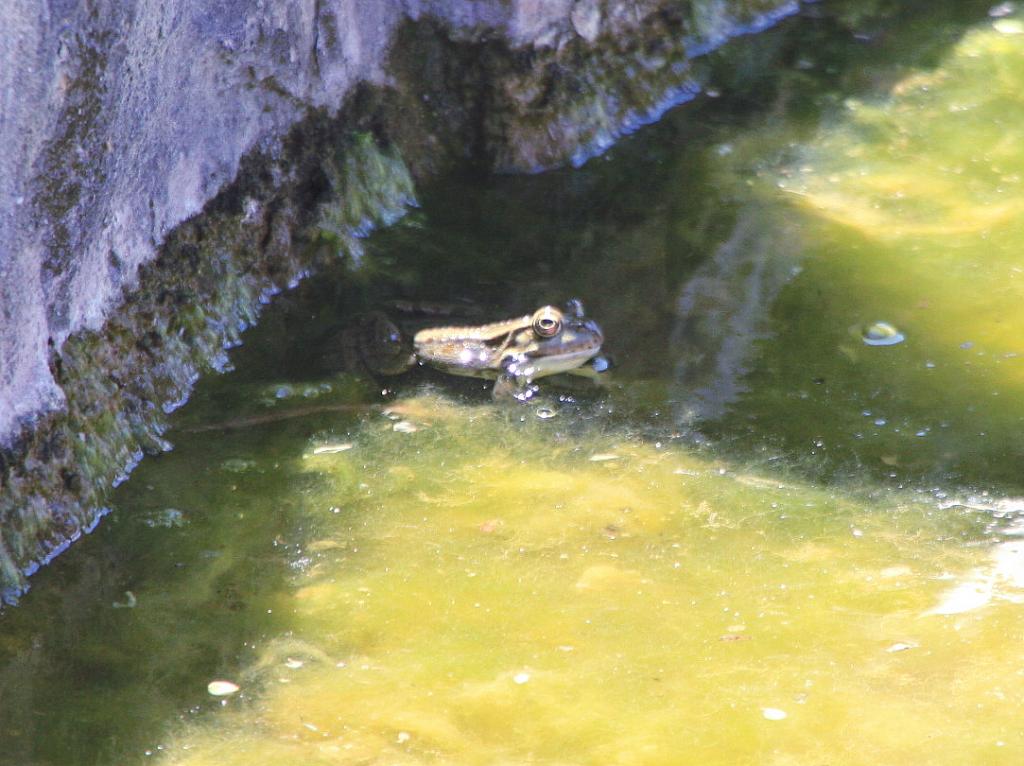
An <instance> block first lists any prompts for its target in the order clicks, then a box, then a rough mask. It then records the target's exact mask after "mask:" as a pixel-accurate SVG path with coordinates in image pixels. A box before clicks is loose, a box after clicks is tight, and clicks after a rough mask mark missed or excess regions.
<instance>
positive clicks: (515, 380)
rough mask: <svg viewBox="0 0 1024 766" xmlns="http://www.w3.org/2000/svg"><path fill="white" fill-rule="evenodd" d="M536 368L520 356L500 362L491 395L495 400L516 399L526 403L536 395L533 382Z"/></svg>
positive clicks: (535, 387)
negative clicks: (499, 369) (499, 368)
mask: <svg viewBox="0 0 1024 766" xmlns="http://www.w3.org/2000/svg"><path fill="white" fill-rule="evenodd" d="M536 372H537V370H536V368H535V367H534V366H533V365H532V364H530V362H529V361H528V360H527V359H526V358H525V357H522V356H519V355H514V356H508V357H506V358H505V359H503V360H502V363H501V372H500V373H498V379H497V380H496V381H494V388H493V389H492V390H491V395H492V396H493V397H494V398H495V399H510V398H511V399H516V400H517V401H520V402H526V401H529V400H530V399H532V398H533V395H534V394H536V393H537V390H538V387H537V385H536V384H535V383H534V382H533V376H534V374H535V373H536Z"/></svg>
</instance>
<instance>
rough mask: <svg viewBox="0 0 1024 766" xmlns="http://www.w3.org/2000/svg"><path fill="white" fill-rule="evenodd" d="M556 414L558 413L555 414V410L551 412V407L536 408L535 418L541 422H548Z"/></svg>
mask: <svg viewBox="0 0 1024 766" xmlns="http://www.w3.org/2000/svg"><path fill="white" fill-rule="evenodd" d="M557 414H558V413H557V412H555V410H553V409H552V408H551V407H538V408H537V417H538V418H540V419H541V420H550V419H551V418H553V417H554V416H555V415H557Z"/></svg>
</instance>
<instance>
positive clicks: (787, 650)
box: [163, 398, 1024, 764]
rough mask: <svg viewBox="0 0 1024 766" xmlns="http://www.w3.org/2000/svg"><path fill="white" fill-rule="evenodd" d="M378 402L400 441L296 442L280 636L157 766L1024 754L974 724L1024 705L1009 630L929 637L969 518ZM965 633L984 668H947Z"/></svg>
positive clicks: (580, 437) (1005, 729)
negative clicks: (238, 690) (333, 445)
mask: <svg viewBox="0 0 1024 766" xmlns="http://www.w3.org/2000/svg"><path fill="white" fill-rule="evenodd" d="M392 407H393V409H392V413H393V414H392V417H400V418H402V419H403V420H405V421H406V422H411V423H413V424H415V425H416V427H417V430H415V431H413V432H408V431H405V430H396V429H395V428H394V422H395V421H394V420H393V419H388V418H386V417H384V416H383V415H380V414H378V415H374V416H370V417H369V418H367V419H365V420H363V422H362V423H360V424H358V425H357V426H356V427H354V428H353V426H352V425H351V424H349V425H348V426H347V427H346V429H345V435H346V438H347V439H349V440H350V441H351V444H352V446H351V449H346V450H344V451H342V452H334V453H319V454H318V453H317V452H316V451H315V446H316V445H317V444H318V443H319V437H314V439H313V440H312V441H310V442H307V447H306V449H305V450H303V451H302V453H301V454H295V455H294V456H293V459H292V460H291V461H290V465H285V466H283V467H282V470H284V471H286V472H289V473H290V472H296V473H297V474H299V475H306V476H309V477H311V478H312V479H313V483H312V484H308V485H306V491H305V492H304V493H303V495H302V500H301V508H300V509H299V512H298V515H297V516H296V517H294V519H293V520H294V522H295V523H296V524H297V525H298V527H299V528H301V529H302V530H303V533H302V537H303V539H302V540H301V542H299V541H296V542H295V543H294V545H295V549H294V552H293V553H292V554H291V559H292V561H293V562H294V563H295V564H297V565H298V564H299V563H300V562H301V565H300V566H297V568H296V573H295V574H294V575H293V576H292V577H290V578H289V580H288V587H287V588H285V589H283V590H282V591H281V592H280V593H279V595H278V596H277V598H275V599H274V600H273V601H272V606H271V609H272V610H273V612H274V613H275V614H277V615H279V619H282V620H284V623H283V624H281V625H280V628H281V629H282V632H281V633H280V634H278V635H277V637H274V636H268V637H267V639H266V640H264V641H263V642H261V645H260V647H259V649H258V650H257V652H256V656H255V657H254V658H253V660H252V663H251V664H250V665H248V666H246V667H242V668H241V669H240V671H239V673H238V674H237V675H236V679H237V680H238V681H239V682H240V685H241V686H242V689H243V691H242V698H241V699H239V700H237V701H233V702H232V703H230V704H229V705H228V706H227V707H226V709H224V710H222V711H220V712H219V713H218V715H217V716H215V718H212V719H208V720H207V721H205V722H201V723H198V724H197V725H195V726H188V727H186V728H185V729H184V730H183V731H179V732H177V733H176V734H174V736H173V737H172V738H171V739H169V740H164V741H163V749H164V754H165V762H169V763H181V764H205V763H243V762H248V763H271V762H274V759H275V758H285V759H286V760H291V761H296V762H304V763H325V764H328V763H330V764H344V763H395V762H399V763H409V764H415V763H427V762H430V763H497V762H508V763H515V762H522V761H523V760H524V759H533V760H537V761H540V762H550V763H669V762H680V759H681V760H682V762H700V763H736V762H754V761H755V760H757V759H758V758H763V757H765V756H766V752H771V753H772V756H771V757H772V759H773V760H772V762H778V763H787V762H801V761H802V760H806V759H813V758H820V757H823V755H824V754H826V753H828V754H829V757H830V759H831V760H832V762H835V763H853V762H856V763H890V762H892V761H893V760H900V759H906V758H914V757H921V756H922V754H927V757H928V759H929V760H930V762H935V763H946V762H949V763H955V762H957V759H959V758H961V757H962V756H963V754H964V753H969V754H970V753H975V754H986V753H993V752H994V753H997V754H998V752H999V751H998V750H995V749H994V748H995V745H994V743H995V742H996V741H997V740H999V741H1002V742H1003V743H1004V746H1008V747H1007V749H1006V751H1004V752H1006V753H1007V760H1004V761H1000V760H999V759H998V758H997V759H996V761H995V762H1007V763H1009V762H1011V761H1012V757H1013V755H1012V754H1013V753H1017V754H1019V753H1020V752H1021V750H1020V748H1021V747H1022V746H1024V742H1021V741H1020V740H1019V737H1018V736H1017V735H1016V734H1015V732H1016V727H1015V724H1014V723H1013V720H1014V718H1013V712H1012V706H1011V707H1005V708H1003V709H1002V711H1001V712H1000V710H999V708H991V706H990V709H989V710H988V711H987V713H986V722H985V724H984V725H983V726H978V722H977V720H976V718H975V717H974V715H975V713H974V711H975V710H976V703H977V702H978V701H979V700H981V699H984V698H985V697H986V696H987V695H988V693H989V690H990V689H991V688H992V685H993V684H996V685H998V687H999V689H1000V692H1001V694H1003V695H1006V696H1007V697H1008V698H1016V697H1017V696H1018V695H1020V694H1021V693H1022V692H1024V687H1022V686H1021V684H1022V683H1024V682H1019V681H1018V680H1014V679H1012V678H1006V677H1005V674H1004V672H1003V668H1004V667H1005V662H1006V661H1009V660H1010V658H1009V656H1008V655H1007V651H1009V650H1007V649H1006V648H1005V642H1004V641H1003V640H1002V637H1003V635H1004V634H1003V631H1005V630H1007V629H1010V630H1017V629H1019V615H1018V614H1017V610H1016V608H1015V607H1014V606H1013V605H1012V604H1009V603H1005V604H1003V605H1001V606H993V607H991V609H990V611H989V612H988V613H987V614H986V615H985V616H981V615H978V616H966V617H963V618H960V619H957V620H952V619H948V618H944V617H941V616H934V615H933V616H929V615H928V610H929V609H930V608H932V607H934V605H935V604H936V603H937V602H938V601H939V600H940V598H941V595H942V593H943V592H944V591H945V590H947V589H948V587H949V584H948V582H949V581H948V580H947V578H948V577H949V573H950V572H961V573H962V572H965V571H967V570H969V569H970V568H971V567H976V566H981V565H984V563H985V561H986V559H987V555H988V554H987V552H986V550H985V548H983V547H971V546H966V547H965V545H964V542H965V541H971V540H974V541H979V542H980V541H981V540H983V539H984V538H985V537H986V535H987V534H988V532H987V530H986V525H985V523H984V521H983V516H975V515H973V514H970V513H967V514H965V515H962V516H957V515H956V514H952V515H951V514H937V513H934V512H933V509H932V507H931V506H930V505H927V504H925V505H921V504H918V503H917V502H915V501H914V500H913V499H912V498H909V497H908V498H903V499H898V498H893V499H892V501H891V502H890V503H889V504H887V505H886V506H876V505H873V504H863V503H862V502H859V501H856V500H854V499H852V498H849V497H844V496H841V495H836V494H833V493H829V492H823V491H821V490H817V489H812V488H809V487H807V486H804V485H801V484H798V483H791V482H785V481H780V480H778V479H774V478H771V477H769V476H765V475H758V474H751V473H747V472H745V471H744V470H742V468H741V467H739V466H736V465H730V464H728V463H723V462H720V461H708V460H706V459H703V458H697V457H694V456H693V455H691V454H688V453H687V451H686V450H681V449H680V448H679V447H678V446H676V445H664V446H662V447H660V448H659V447H654V446H652V445H650V444H645V443H644V442H643V441H642V440H638V439H636V438H635V437H631V436H630V435H629V434H628V433H623V432H620V431H618V430H617V429H610V430H609V429H608V428H607V427H604V426H602V425H601V420H602V418H601V416H599V415H595V414H591V415H589V416H588V415H587V414H586V413H585V412H580V411H574V410H572V409H571V408H570V409H567V410H565V409H564V410H563V412H562V413H561V416H560V417H561V418H565V417H566V416H568V417H569V420H564V419H563V420H560V419H559V418H555V419H554V420H538V419H537V418H535V417H532V416H531V417H528V418H526V419H525V422H524V421H523V419H522V418H521V417H520V416H519V415H520V413H516V412H512V413H508V412H502V411H500V410H495V409H494V408H492V407H491V406H490V405H484V406H479V405H477V406H472V405H465V404H453V403H451V402H448V401H445V400H443V399H441V400H438V399H434V398H426V399H424V398H413V399H403V400H400V401H398V402H396V403H395V404H394V405H392ZM588 421H589V423H590V424H589V425H587V422H588ZM293 443H294V442H293ZM291 539H293V540H294V538H291ZM965 635H970V637H971V638H970V641H971V642H972V643H973V644H974V645H976V646H981V645H985V646H992V648H993V650H994V652H995V655H993V653H992V652H991V651H986V652H980V651H979V652H977V653H976V654H975V655H974V656H975V658H976V659H975V660H966V658H964V657H962V656H960V654H959V652H960V648H961V646H962V642H963V641H964V640H965V639H964V636H965ZM997 647H1003V648H1002V649H999V648H997ZM1011 654H1012V652H1011ZM954 657H956V658H957V659H956V661H953V658H954ZM965 662H966V665H965V664H963V663H965ZM944 689H945V690H948V691H947V692H944V691H943V690H944ZM953 689H956V692H955V693H954V692H953ZM765 711H783V712H784V713H785V714H786V718H785V721H784V722H782V723H779V722H775V721H772V720H770V716H771V715H775V713H774V712H772V713H771V714H770V715H769V716H767V717H766V713H765ZM911 720H912V721H914V722H915V723H914V725H913V727H910V728H912V730H913V731H915V732H917V733H918V734H919V735H920V737H916V736H910V737H907V736H905V735H906V732H907V731H908V725H907V724H906V721H911ZM895 721H900V724H899V726H898V727H896V726H894V722H895ZM940 731H941V732H942V733H943V734H942V736H941V737H937V738H935V737H934V733H935V732H940ZM926 733H931V735H932V737H933V741H932V742H931V743H928V744H923V743H922V739H926V738H927V737H925V735H926ZM901 734H902V735H903V736H900V735H901ZM954 739H955V740H956V741H957V743H958V745H957V749H956V750H955V753H956V754H955V755H953V754H950V760H943V758H944V757H945V756H944V754H943V753H944V748H945V747H946V746H947V745H948V744H949V742H950V741H951V740H954ZM863 742H871V743H873V744H872V745H871V746H870V747H868V748H865V747H864V746H863V744H862V743H863ZM765 748H768V751H766V749H765Z"/></svg>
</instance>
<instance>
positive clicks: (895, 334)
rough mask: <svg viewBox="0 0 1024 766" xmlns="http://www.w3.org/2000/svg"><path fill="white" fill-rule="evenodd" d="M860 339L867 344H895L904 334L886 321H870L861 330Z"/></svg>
mask: <svg viewBox="0 0 1024 766" xmlns="http://www.w3.org/2000/svg"><path fill="white" fill-rule="evenodd" d="M860 337H861V340H863V341H864V344H865V345H867V346H895V345H896V344H897V343H902V342H903V341H904V340H906V336H905V335H904V334H903V333H901V332H900V331H899V330H897V329H896V328H895V327H894V326H893V325H891V324H889V323H888V322H872V323H871V324H869V325H867V326H866V327H864V329H863V330H862V331H861V336H860Z"/></svg>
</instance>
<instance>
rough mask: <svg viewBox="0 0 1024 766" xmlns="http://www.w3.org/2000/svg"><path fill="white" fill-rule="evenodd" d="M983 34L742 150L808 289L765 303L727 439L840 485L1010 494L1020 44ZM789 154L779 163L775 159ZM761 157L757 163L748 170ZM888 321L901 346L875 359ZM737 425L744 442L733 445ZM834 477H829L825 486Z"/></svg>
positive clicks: (1019, 279) (1023, 109) (996, 32)
mask: <svg viewBox="0 0 1024 766" xmlns="http://www.w3.org/2000/svg"><path fill="white" fill-rule="evenodd" d="M1019 28H1020V22H1019V20H1018V19H1017V18H1016V17H1010V18H1000V19H995V20H986V21H985V22H983V23H981V24H980V25H977V26H976V27H975V28H973V29H971V30H970V31H969V32H968V33H967V34H966V35H964V36H963V38H962V39H961V40H960V41H959V42H958V43H957V44H956V45H955V46H953V47H952V48H951V49H950V50H949V52H948V55H947V56H946V57H945V59H944V60H943V61H942V62H941V63H940V65H939V66H937V67H936V68H934V69H932V70H922V71H917V72H914V73H912V74H909V75H907V76H906V77H903V78H902V79H900V80H899V81H897V82H896V83H895V84H894V85H892V86H891V87H889V88H886V89H885V90H883V91H881V92H880V91H879V90H875V91H868V92H866V93H864V94H862V95H861V96H860V97H858V98H855V99H848V100H847V101H846V102H845V103H844V104H842V105H841V108H838V109H837V110H836V113H835V114H833V115H832V116H831V118H830V119H828V120H826V125H825V127H823V128H821V129H820V130H818V131H816V132H814V133H813V134H811V135H809V136H807V138H806V140H805V141H803V142H801V143H799V144H798V143H794V142H793V141H792V137H787V136H783V137H782V139H783V140H785V141H787V142H788V144H787V145H786V147H785V148H780V146H779V137H778V136H774V137H773V135H774V134H773V133H772V132H771V130H770V129H769V130H767V131H763V132H762V135H757V134H755V135H753V136H751V137H749V138H748V139H747V140H745V141H738V142H736V144H735V146H734V147H730V148H733V149H734V152H733V156H730V157H729V158H728V160H727V162H729V163H731V164H732V165H733V166H739V167H743V164H742V163H744V162H747V163H748V165H747V167H749V166H750V165H753V166H754V167H756V168H757V170H756V173H757V176H758V177H757V178H756V179H752V180H751V182H750V183H751V189H752V194H753V197H754V198H756V199H757V200H758V204H760V205H762V207H764V208H766V209H767V210H768V211H769V219H770V218H772V217H774V219H775V221H776V223H775V224H774V228H773V229H770V230H768V231H766V232H765V235H764V237H763V239H769V238H770V237H771V236H772V234H773V233H776V232H777V231H782V232H784V233H785V232H788V233H789V239H788V247H790V248H791V249H792V253H793V255H792V257H793V259H794V260H799V264H800V266H799V275H798V276H796V277H795V278H794V279H793V280H792V282H791V283H790V284H789V285H788V286H787V287H786V288H785V289H784V290H783V291H782V292H781V294H780V297H779V299H778V300H777V301H776V302H775V304H774V305H773V307H772V316H773V322H772V327H771V335H772V336H773V337H772V339H771V341H770V342H769V343H762V344H760V347H759V352H758V353H759V358H758V360H757V362H756V364H755V365H753V373H752V375H750V376H749V377H748V378H747V379H746V380H745V381H744V383H745V385H746V387H747V389H748V393H746V394H745V395H744V396H743V397H742V401H741V405H740V407H739V408H738V410H737V414H736V415H735V417H733V418H732V419H727V420H726V422H725V423H724V424H722V425H721V426H719V425H715V426H712V430H717V433H718V434H719V435H721V434H730V433H732V434H735V433H737V432H738V431H739V432H743V431H745V430H747V429H748V425H749V424H750V423H753V422H756V423H757V425H756V428H757V429H759V431H760V433H761V434H762V435H763V434H764V433H765V432H766V431H767V432H772V433H774V434H775V435H776V436H778V437H779V440H780V441H781V442H784V443H785V445H786V446H787V448H788V449H789V450H791V451H796V452H798V453H801V454H805V455H806V454H811V455H814V456H815V458H816V459H820V460H821V461H822V463H823V464H825V463H829V461H833V462H832V463H831V464H832V465H833V467H834V466H835V465H836V459H837V458H839V462H841V461H842V457H841V456H843V455H849V454H853V455H855V456H856V459H855V460H854V461H847V463H846V464H845V465H844V466H843V467H841V468H839V469H837V470H838V471H839V472H840V473H841V474H843V475H844V476H848V475H850V474H854V475H857V474H863V473H864V471H865V469H866V470H867V471H869V472H871V473H872V474H874V475H875V476H884V475H890V474H891V475H892V477H894V478H895V479H896V480H897V481H910V482H915V483H923V482H928V483H931V482H934V484H935V485H936V486H938V485H944V486H949V485H951V484H952V485H956V484H965V485H973V486H978V487H982V488H991V487H993V486H999V487H1002V488H1005V489H1006V490H1007V491H1016V490H1015V489H1014V488H1015V487H1018V486H1019V473H1020V472H1019V464H1020V459H1021V457H1022V456H1024V453H1022V450H1021V447H1020V439H1019V433H1020V424H1021V422H1022V420H1024V406H1022V404H1021V402H1022V401H1024V397H1022V394H1024V335H1022V334H1021V332H1020V328H1021V327H1022V325H1024V259H1022V258H1021V250H1020V242H1021V241H1022V238H1024V217H1022V216H1021V215H1020V212H1021V211H1022V210H1024V188H1022V185H1021V179H1022V178H1024V98H1022V97H1021V92H1022V91H1021V89H1020V83H1021V82H1022V81H1024V46H1022V43H1021V41H1022V39H1024V37H1022V36H1021V35H1020V34H1016V33H1014V32H1015V30H1017V29H1019ZM773 152H775V157H779V156H783V157H784V161H782V162H779V161H778V160H777V159H775V158H773V157H772V153H773ZM752 158H753V159H752ZM877 322H884V323H888V324H890V325H892V327H893V328H894V329H895V330H897V331H898V332H899V333H900V334H901V335H903V336H904V337H905V339H906V340H905V342H902V343H900V344H898V345H894V346H890V347H882V348H873V347H869V346H867V345H865V343H864V342H863V337H862V335H863V331H864V329H865V328H866V327H869V326H871V325H872V324H873V323H877ZM737 429H738V431H737ZM826 475H827V474H826Z"/></svg>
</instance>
